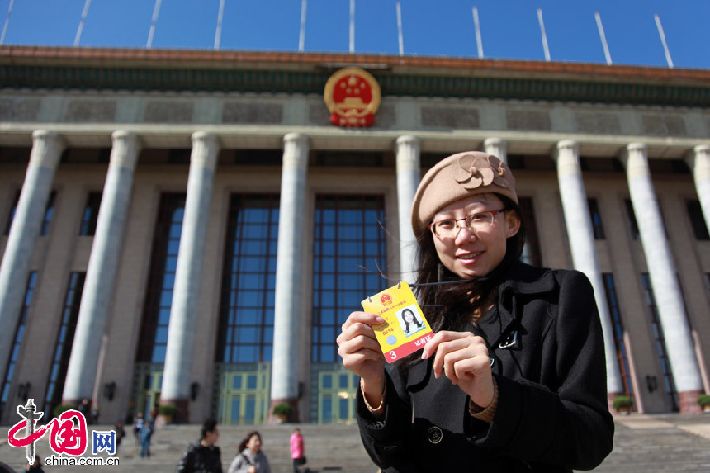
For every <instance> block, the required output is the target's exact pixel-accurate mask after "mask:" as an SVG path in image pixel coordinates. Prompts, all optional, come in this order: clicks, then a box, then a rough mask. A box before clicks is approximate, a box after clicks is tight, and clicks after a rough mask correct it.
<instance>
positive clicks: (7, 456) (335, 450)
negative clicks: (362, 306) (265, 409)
mask: <svg viewBox="0 0 710 473" xmlns="http://www.w3.org/2000/svg"><path fill="white" fill-rule="evenodd" d="M292 427H293V426H278V425H277V426H274V425H268V426H259V427H258V429H259V430H260V431H261V432H262V434H263V436H264V441H265V451H266V452H267V454H268V456H269V461H270V463H271V465H272V470H273V471H274V473H282V472H283V473H286V472H290V471H291V469H290V460H289V455H288V437H289V435H290V433H291V429H292ZM91 428H96V429H98V427H91ZM301 429H302V431H303V434H304V437H305V439H306V453H307V455H308V459H309V464H310V466H311V468H312V469H313V470H315V471H318V472H325V471H341V472H347V473H361V472H362V473H373V472H375V471H376V470H377V469H376V467H374V466H373V465H372V464H371V463H370V461H369V458H368V457H367V455H366V454H365V452H364V450H363V448H362V446H361V445H360V439H359V436H358V433H357V429H356V427H354V426H341V425H326V426H324V425H312V424H306V425H303V426H301ZM249 430H251V429H249V428H247V427H239V428H234V427H222V428H221V432H222V435H221V439H220V445H221V446H222V458H223V461H224V463H225V471H226V468H227V467H228V461H230V460H231V459H232V458H233V456H234V453H235V450H236V446H235V445H236V443H237V442H238V441H239V439H241V437H242V436H243V435H244V434H246V432H247V431H249ZM0 432H1V433H2V436H0V461H2V462H5V463H7V464H9V465H10V466H12V467H13V468H15V469H17V471H22V470H21V468H22V462H23V457H24V452H22V451H20V450H17V449H10V448H9V447H8V446H7V442H6V429H5V428H0ZM198 432H199V426H195V425H188V426H185V425H183V426H170V427H166V428H163V429H161V430H159V431H158V432H157V433H156V435H155V437H154V442H153V447H152V451H153V456H152V457H151V458H150V459H140V458H137V456H136V453H137V449H136V448H135V443H134V441H133V438H132V437H129V438H127V439H126V441H125V442H124V445H123V449H122V451H121V452H120V454H119V459H120V466H119V467H102V468H99V467H93V468H91V467H73V468H70V467H46V468H45V471H47V472H51V471H61V472H66V473H74V472H77V473H78V472H87V471H107V472H108V471H115V472H138V473H143V472H145V473H148V472H150V473H159V472H170V471H174V470H175V464H176V463H177V461H178V459H179V458H180V455H181V454H182V452H183V451H184V448H185V445H186V444H187V443H188V442H190V441H192V440H193V439H194V438H196V437H197V435H198ZM37 445H38V454H40V455H42V456H43V457H44V456H46V455H49V453H50V452H49V447H48V446H47V442H46V441H44V440H43V441H42V442H41V443H39V444H37ZM614 445H615V447H614V452H613V453H612V454H611V455H610V456H609V457H608V458H607V459H606V460H605V461H604V463H603V464H602V465H601V466H600V467H599V468H597V469H596V470H595V471H599V472H609V473H611V472H624V473H626V472H628V473H636V472H639V473H641V472H642V473H657V472H658V473H660V472H674V473H679V472H703V473H708V472H710V415H698V416H679V415H662V416H645V415H630V416H620V417H617V418H616V436H615V441H614Z"/></svg>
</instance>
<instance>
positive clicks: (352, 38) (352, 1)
mask: <svg viewBox="0 0 710 473" xmlns="http://www.w3.org/2000/svg"><path fill="white" fill-rule="evenodd" d="M349 43H350V44H349V47H348V49H349V51H350V54H352V53H354V52H355V0H350V42H349Z"/></svg>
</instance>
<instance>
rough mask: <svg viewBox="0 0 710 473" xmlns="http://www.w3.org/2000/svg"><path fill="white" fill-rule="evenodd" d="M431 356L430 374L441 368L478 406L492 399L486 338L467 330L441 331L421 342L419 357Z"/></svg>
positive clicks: (486, 405) (438, 374)
mask: <svg viewBox="0 0 710 473" xmlns="http://www.w3.org/2000/svg"><path fill="white" fill-rule="evenodd" d="M432 355H435V356H434V376H435V377H436V378H438V377H440V376H441V374H442V372H443V374H444V375H446V377H447V378H449V380H451V383H452V384H455V385H457V386H458V387H459V388H461V390H462V391H463V392H465V393H466V394H468V395H469V396H470V397H471V400H472V401H473V402H474V403H475V404H476V405H477V406H480V407H482V408H486V407H488V405H489V404H490V403H491V402H492V401H493V396H494V394H495V393H494V391H495V388H494V386H493V374H492V373H491V365H490V361H489V358H488V348H487V347H486V342H485V341H484V340H483V338H481V337H477V336H476V335H474V334H472V333H469V332H450V331H441V332H438V333H437V334H436V335H434V336H433V337H432V339H431V340H429V341H428V342H427V344H426V345H424V353H422V358H430V357H431V356H432Z"/></svg>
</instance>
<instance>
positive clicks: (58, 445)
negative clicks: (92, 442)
mask: <svg viewBox="0 0 710 473" xmlns="http://www.w3.org/2000/svg"><path fill="white" fill-rule="evenodd" d="M17 412H18V414H20V416H21V417H22V420H21V421H19V422H18V423H16V424H15V425H13V426H12V427H11V428H10V430H9V431H8V432H7V443H8V444H10V446H11V447H15V448H23V447H25V448H26V457H27V461H29V462H34V444H35V443H36V442H37V441H38V440H39V439H41V438H42V437H44V435H45V434H46V433H49V447H50V448H51V449H52V451H53V452H54V453H56V454H62V453H65V454H67V455H72V456H81V455H83V454H84V452H85V451H86V445H87V441H88V435H87V430H86V418H85V417H84V414H82V413H81V412H79V411H77V410H74V409H69V410H68V411H65V412H63V413H62V414H61V415H60V416H59V417H56V418H54V419H52V420H51V421H50V422H48V423H47V424H45V425H43V426H41V427H40V426H37V421H38V420H39V418H40V417H42V413H41V412H37V411H36V410H35V405H34V400H33V399H29V400H28V401H27V404H26V405H25V406H18V408H17Z"/></svg>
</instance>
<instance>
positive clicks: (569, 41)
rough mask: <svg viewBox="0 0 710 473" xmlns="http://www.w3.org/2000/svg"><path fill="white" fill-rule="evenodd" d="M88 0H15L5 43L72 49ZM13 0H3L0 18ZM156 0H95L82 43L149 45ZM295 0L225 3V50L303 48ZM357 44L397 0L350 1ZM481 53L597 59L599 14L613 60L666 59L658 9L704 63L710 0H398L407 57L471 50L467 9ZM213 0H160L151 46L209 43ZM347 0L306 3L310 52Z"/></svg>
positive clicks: (676, 39) (388, 31)
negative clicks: (474, 13) (544, 40)
mask: <svg viewBox="0 0 710 473" xmlns="http://www.w3.org/2000/svg"><path fill="white" fill-rule="evenodd" d="M84 1H85V0H15V4H14V10H13V14H12V17H11V19H10V23H9V28H8V31H7V37H6V39H5V44H25V45H62V46H71V44H72V42H73V40H74V35H75V33H76V29H77V25H78V23H79V18H80V16H81V11H82V8H83V6H84ZM8 4H9V0H0V21H2V22H4V21H5V18H6V16H7V8H8ZM153 4H154V0H93V3H92V5H91V9H90V11H89V16H88V19H87V23H86V27H85V29H84V33H83V36H82V40H81V45H83V46H94V47H105V46H109V47H135V48H141V47H144V46H145V43H146V39H147V36H148V29H149V26H150V18H151V15H152V12H153ZM300 5H301V0H226V9H225V15H224V24H223V33H222V49H235V50H262V51H263V50H269V51H273V50H281V51H295V50H297V49H298V34H299V21H300ZM356 5H357V8H356V10H357V11H356V51H357V52H363V53H389V54H396V53H397V52H398V43H397V29H396V22H395V21H396V20H395V0H356ZM474 5H475V6H477V7H478V10H479V16H480V19H481V30H482V36H483V46H484V51H485V55H486V57H487V58H493V59H532V60H544V55H543V50H542V46H541V41H540V30H539V28H538V24H537V16H536V9H537V8H538V7H539V8H542V10H543V14H544V19H545V26H546V29H547V35H548V40H549V45H550V51H551V55H552V59H553V61H574V62H591V63H603V62H604V55H603V52H602V47H601V43H600V41H599V36H598V33H597V27H596V23H595V21H594V11H596V10H598V11H599V12H600V14H601V17H602V20H603V22H604V27H605V30H606V36H607V39H608V41H609V47H610V50H611V55H612V58H613V60H614V63H615V64H640V65H650V66H661V67H665V66H666V62H665V59H664V53H663V48H662V46H661V43H660V40H659V37H658V32H657V30H656V25H655V22H654V18H653V16H654V14H658V15H660V17H661V20H662V22H663V26H664V28H665V31H666V35H667V39H668V45H669V48H670V51H671V54H672V57H673V62H674V63H675V66H676V67H687V68H710V41H708V38H709V37H708V25H710V0H537V1H529V0H402V17H403V24H404V42H405V53H406V54H417V55H435V56H458V57H461V56H463V57H475V56H476V43H475V38H474V28H473V22H472V19H471V7H472V6H474ZM218 6H219V0H162V8H161V11H160V19H159V22H158V25H157V29H156V34H155V40H154V47H155V48H194V49H212V47H213V44H214V30H215V25H216V18H217V10H218ZM347 50H348V0H308V18H307V33H306V51H309V52H314V51H327V52H347Z"/></svg>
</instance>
